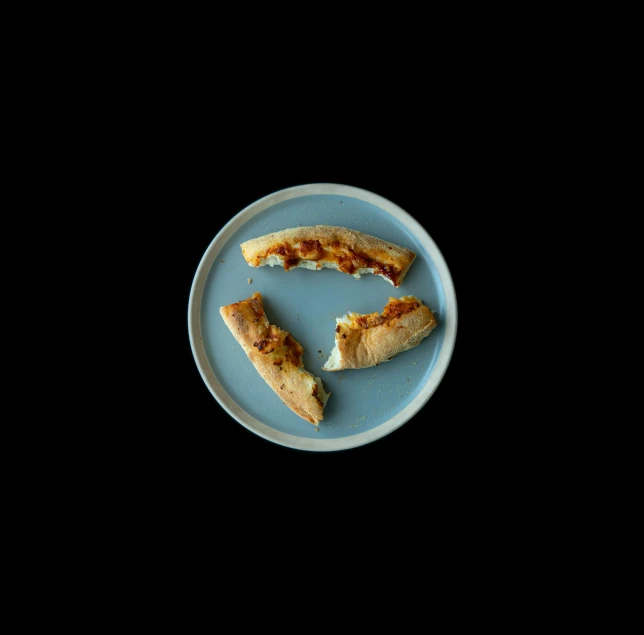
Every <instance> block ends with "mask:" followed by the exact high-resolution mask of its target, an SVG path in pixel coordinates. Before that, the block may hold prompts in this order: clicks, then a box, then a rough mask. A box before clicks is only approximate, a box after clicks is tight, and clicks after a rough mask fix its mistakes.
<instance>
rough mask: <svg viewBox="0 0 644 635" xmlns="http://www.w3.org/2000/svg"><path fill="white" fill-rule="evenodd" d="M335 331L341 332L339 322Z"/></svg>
mask: <svg viewBox="0 0 644 635" xmlns="http://www.w3.org/2000/svg"><path fill="white" fill-rule="evenodd" d="M335 332H336V333H339V332H340V325H339V324H338V325H337V326H336V327H335Z"/></svg>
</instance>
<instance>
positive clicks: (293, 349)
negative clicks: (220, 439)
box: [219, 293, 329, 425]
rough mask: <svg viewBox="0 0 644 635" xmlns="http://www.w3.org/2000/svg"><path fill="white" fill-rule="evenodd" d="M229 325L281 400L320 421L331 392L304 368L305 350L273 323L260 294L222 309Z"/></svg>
mask: <svg viewBox="0 0 644 635" xmlns="http://www.w3.org/2000/svg"><path fill="white" fill-rule="evenodd" d="M219 312H220V313H221V316H222V318H223V319H224V322H225V323H226V326H228V328H229V329H230V332H231V333H232V334H233V336H234V337H235V339H236V340H237V342H238V343H239V344H240V345H241V347H242V348H243V349H244V351H245V353H246V355H247V356H248V358H249V359H250V361H251V362H252V364H253V366H255V369H256V370H257V372H258V373H259V374H260V375H261V377H262V378H263V379H264V380H265V381H266V383H267V384H268V385H269V386H270V387H271V388H272V389H273V390H274V391H275V392H276V393H277V395H278V396H279V397H280V399H281V400H282V401H283V402H284V403H285V404H286V405H287V406H288V407H289V408H290V409H291V410H292V411H293V412H294V413H295V414H297V415H298V416H300V417H302V419H305V420H306V421H308V422H309V423H312V424H314V425H315V424H317V423H318V422H319V421H321V420H322V419H323V418H324V417H323V413H324V407H325V405H326V402H327V399H328V398H329V393H327V392H326V391H325V390H324V387H323V385H322V380H321V379H320V378H319V377H315V376H314V375H313V374H312V373H310V372H309V371H307V370H305V369H304V364H303V363H302V353H303V352H304V349H303V348H302V346H301V345H300V344H299V342H297V341H296V340H295V339H294V338H293V336H292V335H291V334H290V333H289V332H288V331H284V330H282V329H281V328H279V327H277V326H275V325H274V324H270V323H269V321H268V318H267V317H266V314H265V313H264V305H263V298H262V295H261V293H253V295H252V296H250V297H249V298H246V299H245V300H241V301H240V302H234V303H233V304H229V305H227V306H222V307H221V308H220V309H219Z"/></svg>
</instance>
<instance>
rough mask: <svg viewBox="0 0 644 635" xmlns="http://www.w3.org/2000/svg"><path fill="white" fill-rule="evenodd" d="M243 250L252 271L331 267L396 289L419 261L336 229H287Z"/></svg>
mask: <svg viewBox="0 0 644 635" xmlns="http://www.w3.org/2000/svg"><path fill="white" fill-rule="evenodd" d="M240 247H241V250H242V254H243V256H244V259H245V260H246V262H247V263H248V264H249V265H250V266H251V267H261V266H263V265H269V266H271V267H273V266H275V265H279V266H282V267H284V269H286V270H288V269H292V268H295V267H303V268H305V269H322V268H323V267H327V268H331V269H337V270H338V271H341V272H342V273H347V274H349V275H352V276H354V277H355V278H359V277H360V276H361V275H362V274H365V273H373V274H375V275H378V276H380V277H382V278H384V279H385V280H387V282H389V283H390V284H392V285H393V286H394V287H397V286H399V285H400V283H401V282H402V281H403V279H404V277H405V275H406V274H407V272H408V271H409V268H410V267H411V265H412V263H413V262H414V260H415V258H416V254H415V253H414V252H413V251H411V250H410V249H406V248H405V247H401V246H400V245H396V244H394V243H391V242H388V241H386V240H382V239H381V238H376V237H375V236H371V235H369V234H365V233H363V232H360V231H357V230H355V229H348V228H347V227H335V226H332V225H311V226H309V227H292V228H289V229H283V230H281V231H278V232H273V233H271V234H266V235H265V236H259V237H258V238H253V239H251V240H247V241H246V242H243V243H241V245H240Z"/></svg>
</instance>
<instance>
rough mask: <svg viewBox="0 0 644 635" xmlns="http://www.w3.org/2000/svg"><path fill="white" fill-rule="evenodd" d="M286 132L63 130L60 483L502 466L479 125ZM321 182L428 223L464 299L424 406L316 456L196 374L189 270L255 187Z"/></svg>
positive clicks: (236, 485)
mask: <svg viewBox="0 0 644 635" xmlns="http://www.w3.org/2000/svg"><path fill="white" fill-rule="evenodd" d="M291 137H292V138H291V139H290V140H289V141H288V142H286V141H285V139H284V137H283V136H282V137H278V136H276V137H275V138H274V139H272V140H268V141H265V142H262V143H256V144H254V145H252V144H249V143H246V142H243V141H242V140H240V139H237V138H236V137H235V134H234V132H232V133H231V134H229V135H228V136H227V137H226V140H225V141H223V140H222V139H221V138H218V137H214V138H202V137H199V136H183V137H181V136H175V137H166V136H163V135H149V136H140V137H134V136H133V137H129V136H104V137H80V136H79V137H71V136H70V137H66V138H65V139H64V159H65V161H64V185H65V192H64V210H65V225H64V227H65V237H64V245H65V253H64V263H65V287H64V306H65V312H64V318H65V330H64V342H63V354H64V371H65V377H64V381H65V402H64V420H65V439H64V441H65V453H64V462H65V485H64V489H65V495H66V496H67V497H69V498H77V499H95V500H100V499H122V500H126V499H142V500H143V499H149V500H155V499H187V498H189V499H200V500H208V501H212V500H215V499H216V498H217V496H220V495H221V494H222V492H226V493H227V494H232V495H233V496H236V495H240V494H243V495H249V494H250V493H259V494H262V493H264V494H266V495H275V494H277V493H281V494H282V495H283V494H284V493H285V492H289V493H292V494H293V495H295V493H296V492H308V494H307V495H310V493H311V492H312V491H316V492H319V491H321V490H322V491H324V492H325V493H326V494H329V493H332V494H333V493H336V495H340V493H342V495H343V496H347V495H350V496H358V495H359V493H360V492H361V491H364V490H365V489H368V490H369V491H372V492H374V491H375V492H381V493H382V494H383V495H385V494H388V495H391V496H397V495H398V494H397V492H405V493H406V494H407V495H409V494H412V495H422V496H428V495H436V493H437V492H440V491H446V488H448V487H453V486H454V484H455V483H459V482H463V481H464V480H467V481H468V482H470V483H474V484H475V483H476V482H481V478H482V476H483V475H485V474H487V475H489V474H491V473H492V472H493V471H494V465H493V461H492V460H491V458H490V457H491V456H494V453H495V451H496V450H495V442H496V440H497V438H498V435H499V428H498V421H497V424H496V425H495V422H494V417H493V413H494V412H495V411H496V412H498V403H499V401H500V400H502V394H501V393H502V387H501V386H499V385H498V384H497V382H496V381H494V380H493V378H492V375H493V373H492V372H491V368H492V360H491V359H490V354H489V352H488V354H487V355H486V347H487V344H486V342H487V341H488V338H486V337H485V335H484V333H485V331H486V330H487V329H488V328H489V325H490V323H491V322H492V321H493V319H492V316H491V315H490V310H491V309H493V307H495V306H498V303H497V302H496V301H495V298H494V297H490V296H489V290H490V288H489V285H486V284H485V282H484V280H482V276H481V272H482V270H483V268H484V267H489V266H490V265H489V262H491V259H490V261H487V260H486V258H487V257H488V256H489V254H486V252H485V250H484V249H483V248H482V247H481V245H482V244H484V243H485V241H484V240H483V238H482V237H483V236H484V234H485V232H486V230H487V224H488V223H487V220H489V219H490V218H491V216H493V215H494V208H493V206H491V205H490V198H491V197H493V194H494V192H493V190H494V181H490V178H489V175H490V173H493V170H492V171H490V168H489V162H490V160H491V159H490V157H485V156H482V155H481V154H480V153H479V151H478V148H479V147H480V145H479V144H478V143H477V142H476V140H472V139H471V138H470V139H468V140H467V143H466V144H465V145H464V143H450V144H444V145H439V146H436V147H431V146H430V145H428V144H425V145H423V147H422V148H419V147H416V146H415V144H414V143H413V140H408V143H406V144H405V145H404V146H403V145H400V146H399V145H398V144H397V143H396V142H395V141H392V142H390V143H388V144H386V145H385V144H382V143H379V142H378V143H377V142H373V143H371V144H368V143H364V142H360V143H358V142H357V141H353V140H352V139H351V137H350V136H343V137H342V138H339V137H338V138H334V137H333V136H329V137H324V138H311V137H310V136H308V137H307V136H306V135H305V134H302V135H301V136H300V135H299V134H297V133H295V134H292V135H291ZM486 163H487V164H488V168H487V169H486V173H485V177H483V176H481V174H480V170H481V166H482V165H485V164H486ZM318 182H330V183H341V184H345V185H352V186H356V187H360V188H364V189H367V190H370V191H372V192H375V193H377V194H379V195H381V196H384V197H385V198H387V199H389V200H391V201H393V202H395V203H396V204H398V205H400V206H401V207H402V208H403V209H405V210H406V211H408V212H409V213H410V214H412V215H413V216H414V217H415V218H416V219H417V220H418V221H419V222H420V223H421V224H423V226H424V227H425V228H426V229H427V231H428V232H429V234H430V235H431V236H432V238H433V239H434V241H435V242H436V244H437V245H438V247H439V248H440V250H441V252H442V254H443V256H444V258H445V260H446V262H447V264H448V266H449V268H450V271H451V274H452V278H453V281H454V285H455V289H456V295H457V302H458V311H459V318H458V319H459V321H458V332H457V337H456V346H455V349H454V353H453V356H452V360H451V363H450V365H449V367H448V369H447V372H446V374H445V376H444V378H443V380H442V382H441V384H440V385H439V386H438V388H437V390H436V392H435V393H434V395H433V396H432V397H431V399H430V400H429V402H428V403H427V404H426V406H425V407H424V408H423V409H422V410H421V411H420V412H419V413H418V414H417V415H416V416H415V417H414V418H413V419H411V420H410V421H409V422H407V423H406V424H405V425H403V426H402V427H401V428H399V429H398V430H396V431H394V432H393V433H391V434H389V435H388V436H386V437H384V438H383V439H380V440H378V441H375V442H373V443H371V444H368V445H366V446H363V447H360V448H355V449H351V450H345V451H340V452H323V453H316V452H306V451H301V450H294V449H290V448H285V447H282V446H279V445H276V444H273V443H271V442H269V441H266V440H264V439H262V438H260V437H258V436H257V435H255V434H254V433H252V432H251V431H249V430H247V429H246V428H244V427H243V426H242V425H240V424H239V423H237V422H236V421H235V420H233V419H232V418H230V417H229V416H228V415H227V414H226V413H225V412H224V411H223V410H222V408H221V407H220V406H219V404H218V402H217V401H216V400H215V399H214V397H213V396H212V395H211V393H210V392H209V390H208V388H207V387H206V385H205V384H204V382H203V380H202V379H201V376H200V374H199V372H198V370H197V367H196V364H195V362H194V359H193V356H192V351H191V348H190V342H189V338H188V327H187V311H188V299H189V294H190V288H191V284H192V280H193V277H194V275H195V272H196V269H197V266H198V264H199V261H200V259H201V257H202V256H203V254H204V252H205V250H206V249H207V247H208V245H209V244H210V242H211V241H212V239H213V238H214V236H215V235H216V234H217V232H218V231H219V229H220V228H221V227H222V226H223V225H224V224H225V223H226V222H227V221H228V220H229V219H230V218H231V217H232V216H234V215H235V214H237V213H238V212H239V211H241V210H242V209H243V208H244V207H246V206H247V205H249V204H250V203H252V202H253V201H255V200H257V199H258V198H261V197H263V196H265V195H267V194H270V193H272V192H274V191H276V190H280V189H282V188H285V187H290V186H294V185H300V184H304V183H318ZM484 198H487V201H488V204H487V205H486V206H485V211H483V209H482V207H481V205H480V201H481V200H482V199H484ZM486 219H487V220H486ZM491 380H492V381H491ZM482 386H485V390H483V388H482ZM483 457H485V458H483Z"/></svg>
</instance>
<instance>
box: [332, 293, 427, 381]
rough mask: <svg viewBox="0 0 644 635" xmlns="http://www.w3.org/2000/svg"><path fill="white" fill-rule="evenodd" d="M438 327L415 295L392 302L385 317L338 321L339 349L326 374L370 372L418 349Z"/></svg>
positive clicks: (354, 315) (353, 315)
mask: <svg viewBox="0 0 644 635" xmlns="http://www.w3.org/2000/svg"><path fill="white" fill-rule="evenodd" d="M437 325H438V321H437V319H436V317H435V315H434V313H433V312H432V311H431V310H430V309H429V307H427V306H426V305H424V304H423V302H422V301H421V300H419V299H418V298H417V297H415V296H413V295H408V296H403V297H402V298H389V302H388V303H387V305H386V306H385V308H384V309H383V311H382V313H377V312H376V313H367V314H360V313H347V314H346V315H343V316H342V317H340V318H336V327H335V347H334V348H333V350H332V351H331V354H330V355H329V359H328V360H327V361H326V362H325V364H324V366H322V369H323V370H331V371H336V370H345V369H349V368H354V369H355V368H369V367H371V366H378V364H382V363H383V362H388V361H389V360H390V359H391V358H392V357H395V356H396V355H399V354H400V353H403V352H404V351H408V350H409V349H411V348H414V347H415V346H418V345H419V344H420V343H421V341H422V340H423V339H424V338H425V337H427V336H428V335H429V334H430V333H431V332H432V331H433V330H434V328H435V327H436V326H437Z"/></svg>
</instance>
